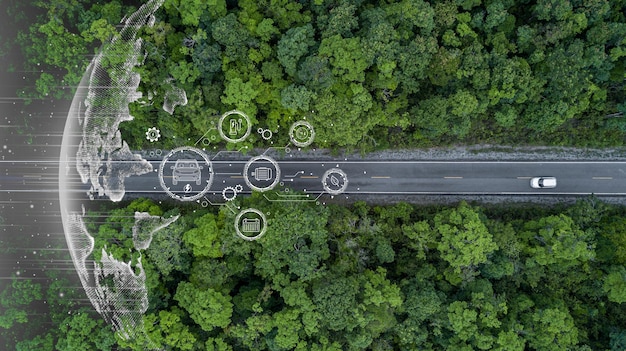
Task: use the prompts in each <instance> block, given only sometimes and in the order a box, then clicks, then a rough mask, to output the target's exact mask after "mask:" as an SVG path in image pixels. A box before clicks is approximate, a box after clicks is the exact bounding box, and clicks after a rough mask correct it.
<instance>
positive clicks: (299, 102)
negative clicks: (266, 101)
mask: <svg viewBox="0 0 626 351" xmlns="http://www.w3.org/2000/svg"><path fill="white" fill-rule="evenodd" d="M315 97H316V94H315V93H314V92H312V91H310V90H308V89H307V88H306V87H305V86H302V85H295V84H291V85H289V86H288V87H286V88H285V89H283V90H282V91H281V93H280V103H281V104H282V105H283V106H284V107H285V108H288V109H290V110H293V111H305V112H308V111H310V105H311V100H313V99H315Z"/></svg>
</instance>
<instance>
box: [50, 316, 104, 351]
mask: <svg viewBox="0 0 626 351" xmlns="http://www.w3.org/2000/svg"><path fill="white" fill-rule="evenodd" d="M115 344H116V341H115V335H114V334H113V330H112V329H111V327H110V326H107V325H105V322H104V320H102V319H101V318H94V316H92V315H91V314H89V313H87V312H86V311H82V312H77V313H74V314H71V315H70V316H68V317H67V318H66V319H65V320H64V321H63V322H62V323H61V325H60V330H59V339H58V340H57V342H56V344H55V349H56V350H59V351H71V350H80V349H92V350H104V351H107V350H113V347H114V346H115Z"/></svg>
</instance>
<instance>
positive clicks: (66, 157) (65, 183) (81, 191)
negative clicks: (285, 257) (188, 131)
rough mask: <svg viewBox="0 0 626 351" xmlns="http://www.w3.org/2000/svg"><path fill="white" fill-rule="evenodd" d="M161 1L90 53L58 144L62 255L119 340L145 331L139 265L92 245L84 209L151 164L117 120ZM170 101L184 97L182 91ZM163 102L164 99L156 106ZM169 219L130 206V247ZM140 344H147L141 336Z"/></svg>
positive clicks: (135, 95)
mask: <svg viewBox="0 0 626 351" xmlns="http://www.w3.org/2000/svg"><path fill="white" fill-rule="evenodd" d="M162 3H163V0H156V1H149V2H147V3H146V4H144V5H143V6H142V7H141V8H140V9H139V10H138V11H137V12H135V13H134V14H133V15H131V16H129V17H128V18H126V19H125V20H124V21H123V28H122V29H121V30H120V35H119V36H117V37H115V38H113V39H112V40H111V42H110V43H109V44H108V45H105V46H104V47H103V49H102V50H101V52H100V54H98V55H97V56H96V57H95V58H94V59H93V60H92V62H91V64H90V65H89V67H88V69H87V71H86V72H85V74H84V76H83V79H82V81H81V83H80V85H79V87H78V89H77V91H76V94H75V96H74V99H73V102H72V105H71V108H70V111H69V114H68V117H67V121H66V125H65V131H64V136H63V142H62V147H61V160H60V172H59V173H60V174H59V194H60V204H61V213H62V221H63V227H64V232H65V237H66V240H67V245H68V249H69V252H70V255H71V257H72V260H73V263H74V266H75V268H76V271H77V273H78V276H79V278H80V281H81V284H82V286H83V288H84V290H85V293H86V295H87V297H88V298H89V300H90V301H91V304H92V305H93V306H94V308H95V310H96V311H97V312H98V313H99V314H100V315H102V317H103V318H104V319H105V320H106V321H107V322H108V323H110V324H111V325H112V326H113V328H114V329H115V330H116V331H117V332H118V333H119V335H121V336H122V337H123V338H126V339H131V338H133V339H134V338H137V337H139V336H140V335H145V331H144V328H143V319H142V316H143V314H144V313H145V311H146V310H147V308H148V294H147V290H146V285H145V280H146V276H145V272H144V269H143V267H142V265H141V259H139V260H138V261H137V262H134V263H133V262H122V261H120V260H118V259H116V258H115V257H113V255H112V254H110V253H109V252H108V251H107V250H106V249H105V248H103V249H101V252H94V251H95V250H94V249H95V245H94V243H95V238H94V235H95V234H94V233H90V231H89V229H88V225H87V221H88V216H89V214H88V210H89V209H90V208H91V207H93V206H94V204H96V203H101V202H102V201H106V202H118V201H120V200H122V199H123V198H124V195H125V192H126V189H125V180H126V179H127V178H128V177H133V176H137V175H141V174H145V173H147V172H152V171H153V166H152V165H151V164H150V163H149V162H148V161H146V160H145V159H143V158H142V156H141V155H139V154H136V153H134V152H133V151H131V150H130V149H129V146H128V145H127V143H126V142H124V141H123V140H122V137H121V133H120V131H119V128H120V123H122V122H124V121H129V120H132V116H131V115H130V112H129V104H130V103H132V102H134V101H137V99H139V98H141V93H139V92H137V87H138V85H139V82H140V77H139V75H138V74H137V73H136V72H133V67H135V66H137V65H138V64H139V63H140V62H141V60H142V57H143V53H142V49H141V47H142V42H141V39H138V38H136V35H137V32H138V30H139V29H140V28H141V27H142V26H150V25H152V24H153V23H154V21H155V19H154V16H153V14H154V13H155V11H156V10H157V9H158V8H159V7H160V6H161V5H162ZM120 53H121V55H120ZM175 103H178V104H185V103H186V97H185V96H184V92H182V95H181V96H180V99H179V101H177V102H176V101H175ZM167 108H172V106H164V109H166V110H167ZM170 113H171V112H170ZM177 218H178V217H172V218H161V217H158V216H151V215H149V214H148V213H142V212H136V213H135V218H134V223H135V224H134V226H133V244H134V247H135V249H136V250H137V251H139V250H144V249H146V248H147V247H149V245H150V242H151V239H152V235H153V234H154V233H156V232H157V231H158V230H160V229H163V228H165V227H167V226H168V225H169V224H171V223H173V222H174V221H176V219H177ZM96 257H98V258H97V259H96ZM145 349H154V347H152V346H151V345H150V343H149V342H147V343H146V345H145Z"/></svg>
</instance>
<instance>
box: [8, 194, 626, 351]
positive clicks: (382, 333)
mask: <svg viewBox="0 0 626 351" xmlns="http://www.w3.org/2000/svg"><path fill="white" fill-rule="evenodd" d="M235 201H236V202H237V205H240V206H251V207H259V206H263V207H264V208H265V209H266V210H267V212H268V213H271V214H270V215H268V220H269V221H270V223H271V225H270V226H269V227H268V230H267V233H266V234H265V236H264V237H263V238H261V239H259V240H258V241H256V242H248V241H244V240H242V239H241V238H239V237H238V236H237V235H236V234H235V233H234V228H233V226H232V223H233V218H234V214H233V213H232V212H230V211H229V210H228V209H227V208H225V207H224V206H222V207H221V209H220V210H219V211H217V210H216V209H215V208H208V209H197V208H196V207H195V206H189V207H179V208H168V206H165V205H161V206H160V205H157V204H155V203H153V202H151V201H149V200H136V201H133V202H132V203H126V204H124V206H125V207H121V208H115V209H107V208H104V207H103V208H102V209H101V210H100V211H98V212H97V213H109V214H110V216H109V217H107V218H106V219H103V220H98V219H97V217H93V218H94V221H93V223H90V224H88V225H89V226H90V228H91V229H90V230H93V231H94V232H97V233H98V234H97V237H96V238H97V241H96V246H97V247H103V246H108V247H109V248H112V247H113V246H117V249H116V250H118V251H116V252H114V253H115V254H118V253H119V254H120V255H123V254H124V252H126V253H128V252H129V249H130V248H132V245H133V244H132V239H129V238H132V225H133V223H132V221H131V220H124V219H127V218H132V217H133V214H134V213H135V212H136V211H146V212H149V213H150V214H151V215H163V216H165V217H169V216H172V215H177V214H180V215H181V217H180V218H179V219H178V220H177V221H176V222H175V223H174V224H172V225H171V226H170V227H168V228H166V229H165V230H164V231H162V232H159V233H158V234H157V235H156V236H155V237H154V240H153V242H152V244H151V245H150V247H149V248H148V249H147V250H145V251H143V252H142V253H141V254H142V255H141V256H142V257H141V261H142V264H143V267H144V268H145V271H146V277H147V287H148V292H149V301H150V307H149V310H148V311H147V313H146V315H145V316H144V323H145V327H146V331H147V336H149V337H150V339H151V341H152V342H153V343H154V344H153V345H156V346H157V347H161V348H162V349H165V350H220V351H229V350H230V351H233V350H237V351H246V350H254V351H262V350H274V351H277V350H298V351H300V350H302V351H305V350H307V351H310V350H315V351H322V350H326V351H331V350H332V351H339V350H372V351H383V350H386V351H390V350H501V351H504V350H509V351H524V350H546V351H547V350H549V351H560V350H562V351H570V350H577V351H589V350H607V351H608V350H612V351H622V350H624V348H626V268H625V266H624V265H625V264H626V236H625V235H624V233H625V232H626V208H625V207H624V206H611V205H607V204H605V203H603V202H600V201H598V200H597V199H593V198H591V199H586V200H581V201H579V202H578V203H577V204H575V205H570V206H558V207H554V208H550V209H548V208H541V207H538V206H528V205H514V206H511V207H510V208H508V209H503V208H502V207H501V206H493V205H492V206H483V207H479V206H477V205H473V204H467V203H460V204H458V205H456V206H451V207H441V206H413V205H409V204H406V203H400V204H397V205H394V206H368V205H366V204H365V203H363V202H358V203H355V204H354V205H353V206H350V207H348V206H338V205H330V206H328V207H326V206H319V205H315V204H314V203H291V204H287V205H285V204H282V203H281V204H276V203H272V204H267V203H266V201H265V200H264V198H263V197H262V196H257V195H255V196H252V197H248V198H246V199H243V200H240V199H237V200H235ZM120 219H121V220H120ZM135 258H136V257H135ZM130 259H131V258H129V259H128V260H130ZM48 273H49V277H50V279H51V280H52V279H53V281H54V282H53V283H52V284H51V285H50V286H49V287H48V288H47V290H44V289H42V286H41V285H40V283H39V281H34V280H33V281H30V280H28V278H27V277H25V278H26V279H24V278H22V279H19V277H15V278H14V280H13V282H12V284H10V286H8V287H7V289H5V291H3V292H0V307H1V308H2V309H1V310H0V311H4V312H2V313H1V314H0V336H1V338H0V339H3V340H6V342H7V346H6V348H5V349H7V350H11V349H13V346H14V345H16V344H17V350H37V351H52V350H61V351H70V350H106V351H111V350H134V351H145V349H144V344H143V341H144V340H142V339H131V340H128V341H122V340H120V339H119V338H118V339H117V340H116V337H114V335H113V332H112V331H111V329H109V328H107V327H106V326H105V325H104V322H103V321H102V319H101V318H99V316H98V315H97V314H95V313H94V312H91V314H90V313H89V312H88V311H87V310H86V309H85V308H84V307H83V308H81V304H80V303H79V302H80V300H79V299H80V298H81V295H82V294H81V292H80V290H79V289H68V288H67V286H68V282H67V281H66V280H62V279H57V278H59V277H58V275H59V274H58V272H55V271H50V272H48ZM64 287H65V288H64ZM64 291H65V292H66V293H67V296H65V297H63V294H61V295H59V292H64ZM42 295H43V296H47V301H48V304H47V309H48V310H49V312H48V313H41V312H40V311H41V310H37V309H36V308H37V306H38V305H37V302H36V301H37V300H39V299H41V298H42ZM70 297H72V298H70ZM38 308H40V309H41V307H38ZM68 310H72V311H73V312H72V313H69V314H68ZM77 311H81V312H80V313H77ZM26 323H28V324H26ZM25 325H34V326H50V325H52V326H57V325H58V326H59V327H58V328H57V327H50V328H46V329H44V330H43V331H41V330H37V329H36V328H29V329H28V331H27V332H26V335H25V336H24V335H22V337H24V338H23V339H18V342H17V343H16V341H15V338H16V335H18V334H16V331H17V330H19V329H22V330H24V329H25V328H24V326H25ZM37 332H39V333H40V334H39V335H37Z"/></svg>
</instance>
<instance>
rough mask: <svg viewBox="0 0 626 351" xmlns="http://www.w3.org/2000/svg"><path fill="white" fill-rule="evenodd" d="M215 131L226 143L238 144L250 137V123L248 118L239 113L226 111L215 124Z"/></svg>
mask: <svg viewBox="0 0 626 351" xmlns="http://www.w3.org/2000/svg"><path fill="white" fill-rule="evenodd" d="M217 131H218V133H219V134H220V136H221V137H222V139H224V140H226V141H227V142H229V143H239V142H242V141H244V140H246V138H247V137H249V136H250V132H251V131H252V122H251V121H250V117H248V115H246V114H245V113H243V112H241V111H238V110H232V111H228V112H226V113H224V114H223V115H222V116H221V117H220V119H219V121H218V122H217ZM244 131H245V132H244ZM242 134H243V135H242Z"/></svg>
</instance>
